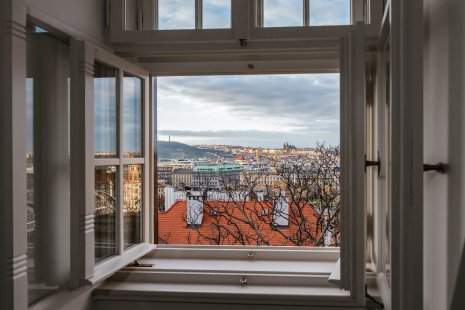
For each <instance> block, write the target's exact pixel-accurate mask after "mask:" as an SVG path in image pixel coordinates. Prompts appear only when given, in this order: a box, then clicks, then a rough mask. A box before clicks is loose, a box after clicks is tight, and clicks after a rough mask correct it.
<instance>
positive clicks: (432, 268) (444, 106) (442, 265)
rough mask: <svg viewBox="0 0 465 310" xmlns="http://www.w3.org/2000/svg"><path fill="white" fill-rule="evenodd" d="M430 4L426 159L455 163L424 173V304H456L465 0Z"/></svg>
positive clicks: (464, 234)
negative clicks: (454, 299) (454, 302)
mask: <svg viewBox="0 0 465 310" xmlns="http://www.w3.org/2000/svg"><path fill="white" fill-rule="evenodd" d="M424 4H425V5H424V18H425V32H424V33H425V37H424V39H425V40H424V42H425V43H424V44H425V45H424V47H425V48H424V53H425V54H424V161H425V163H428V164H434V163H437V162H443V163H447V164H448V165H449V169H448V172H447V174H438V173H436V172H425V174H424V251H425V252H424V305H425V309H451V308H453V307H451V300H452V298H453V294H454V291H455V290H456V287H455V286H456V281H457V274H458V270H459V266H460V263H461V260H462V261H463V260H464V259H463V257H462V255H463V254H462V253H463V247H464V240H465V208H464V205H465V191H464V188H465V173H464V168H465V142H464V141H465V122H464V119H465V108H464V107H465V93H464V91H465V87H464V85H465V61H464V60H463V57H464V52H465V49H464V44H465V31H464V29H465V28H464V27H465V21H464V15H463V14H464V12H465V2H464V1H462V0H425V1H424ZM462 264H463V263H462ZM456 297H457V296H456ZM464 298H465V296H463V294H462V296H459V299H464Z"/></svg>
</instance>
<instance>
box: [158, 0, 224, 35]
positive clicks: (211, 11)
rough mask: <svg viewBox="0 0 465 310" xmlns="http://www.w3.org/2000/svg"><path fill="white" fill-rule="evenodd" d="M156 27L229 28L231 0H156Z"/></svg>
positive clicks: (172, 28)
mask: <svg viewBox="0 0 465 310" xmlns="http://www.w3.org/2000/svg"><path fill="white" fill-rule="evenodd" d="M156 3H157V6H156V9H157V10H156V12H157V14H156V17H155V18H156V20H155V22H156V23H155V24H156V25H157V27H156V29H158V30H182V29H223V28H226V29H227V28H231V0H197V1H196V0H157V1H156Z"/></svg>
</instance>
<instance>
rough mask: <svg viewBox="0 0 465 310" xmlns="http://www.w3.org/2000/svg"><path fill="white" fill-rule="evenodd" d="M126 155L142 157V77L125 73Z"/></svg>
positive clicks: (124, 139) (124, 115)
mask: <svg viewBox="0 0 465 310" xmlns="http://www.w3.org/2000/svg"><path fill="white" fill-rule="evenodd" d="M122 117H123V152H124V157H142V79H140V78H138V77H134V76H131V75H128V74H124V80H123V115H122Z"/></svg>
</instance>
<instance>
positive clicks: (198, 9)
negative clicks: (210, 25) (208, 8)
mask: <svg viewBox="0 0 465 310" xmlns="http://www.w3.org/2000/svg"><path fill="white" fill-rule="evenodd" d="M202 4H203V3H202V0H195V29H202V28H203V22H202V17H203V11H202Z"/></svg>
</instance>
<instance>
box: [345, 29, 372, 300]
mask: <svg viewBox="0 0 465 310" xmlns="http://www.w3.org/2000/svg"><path fill="white" fill-rule="evenodd" d="M365 74H366V73H365V27H364V25H363V24H362V23H357V25H355V26H354V28H353V29H352V30H351V31H350V32H349V34H348V35H347V36H346V37H344V38H343V39H342V42H341V176H342V182H341V198H342V203H343V204H344V205H346V206H349V207H350V209H348V208H341V216H342V221H341V223H342V224H341V225H342V229H341V287H342V288H344V289H346V290H349V291H350V292H351V297H352V298H353V299H354V301H355V303H357V304H358V305H363V304H364V303H365V283H366V280H365V268H366V267H365V261H366V259H365V257H366V203H365V198H366V197H365V186H366V180H365V156H364V155H365V105H366V98H365V96H366V83H365Z"/></svg>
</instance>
